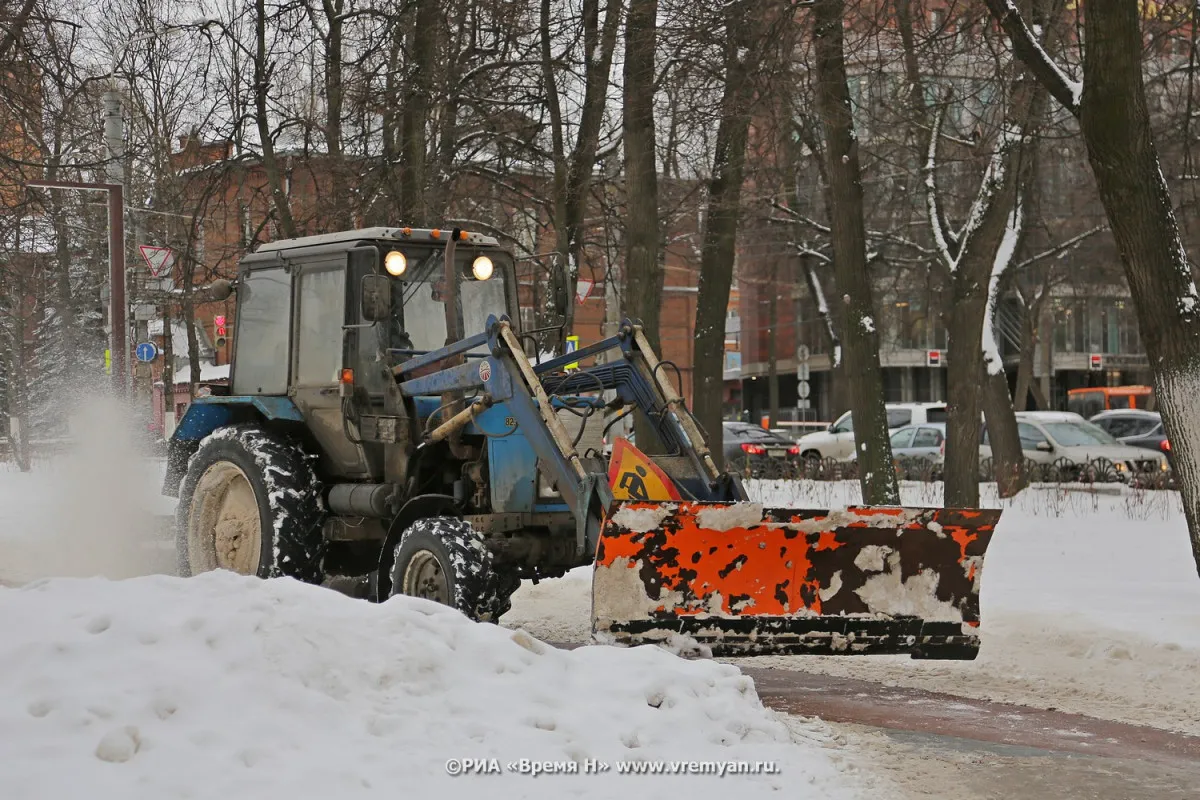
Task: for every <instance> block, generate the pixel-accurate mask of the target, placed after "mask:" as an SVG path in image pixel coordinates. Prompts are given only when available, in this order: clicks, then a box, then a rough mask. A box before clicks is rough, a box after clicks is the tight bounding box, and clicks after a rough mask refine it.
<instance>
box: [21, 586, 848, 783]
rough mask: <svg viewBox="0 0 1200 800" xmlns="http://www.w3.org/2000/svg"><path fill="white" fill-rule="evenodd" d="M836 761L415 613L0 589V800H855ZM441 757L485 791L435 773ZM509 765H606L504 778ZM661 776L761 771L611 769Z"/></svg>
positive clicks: (577, 657)
mask: <svg viewBox="0 0 1200 800" xmlns="http://www.w3.org/2000/svg"><path fill="white" fill-rule="evenodd" d="M789 727H790V728H791V730H789ZM838 750H839V747H838V745H837V742H836V740H835V737H834V735H833V734H832V732H831V731H830V730H829V729H828V728H827V727H825V726H824V725H822V724H821V723H819V722H815V721H808V722H806V721H802V720H791V725H790V726H789V725H788V724H785V722H784V721H783V719H782V718H781V717H779V716H778V715H776V714H775V713H774V712H771V711H769V710H766V709H764V708H763V707H762V705H761V703H760V702H759V700H758V698H757V696H756V695H755V693H754V689H753V686H752V683H751V681H750V680H749V679H748V678H746V677H745V676H743V675H741V674H740V672H739V671H738V670H737V669H735V668H734V667H731V666H729V665H723V664H717V663H713V662H704V661H685V660H682V659H679V658H676V657H674V656H672V655H670V654H668V653H667V652H665V651H662V650H659V649H657V648H651V647H643V648H637V649H634V650H620V649H617V648H608V647H589V648H582V649H579V650H576V651H571V652H567V651H562V650H558V649H555V648H552V647H547V646H545V645H543V644H541V643H539V642H538V641H536V640H535V639H534V638H533V637H531V636H529V635H528V634H526V633H523V632H514V631H510V630H506V629H504V628H499V627H496V626H494V625H484V624H476V623H472V622H470V621H468V620H467V619H466V618H465V617H463V616H461V615H460V614H458V613H457V612H456V611H453V610H451V609H448V608H445V607H443V606H439V605H436V604H433V603H430V602H427V601H422V600H417V599H413V598H396V599H393V600H391V601H389V602H387V603H384V604H382V605H372V604H368V603H363V602H361V601H357V600H351V599H349V598H347V597H344V596H342V595H339V594H337V593H335V592H331V591H328V590H323V589H319V588H316V587H312V586H305V585H302V584H299V583H296V582H294V581H290V580H277V581H259V580H255V579H250V578H242V577H238V576H234V575H231V574H229V573H209V574H206V575H203V576H200V577H198V578H194V579H190V580H187V581H184V580H180V579H177V578H171V577H166V576H152V577H144V578H135V579H131V580H126V581H109V580H104V579H50V580H43V581H38V582H35V583H33V584H30V585H27V586H25V587H23V588H21V589H2V588H0V786H3V787H4V791H3V795H4V796H5V797H14V798H16V797H84V796H86V797H98V798H156V799H157V798H173V797H193V798H256V797H265V796H268V795H269V796H276V797H288V798H318V797H319V798H330V797H338V798H341V797H356V796H363V797H367V796H370V797H379V796H384V795H387V794H389V793H391V794H396V795H397V796H403V797H409V796H412V797H419V796H426V797H468V796H469V797H478V796H491V797H531V796H559V795H569V796H573V797H611V796H614V795H616V794H618V793H621V794H627V795H630V796H639V797H641V796H647V797H648V796H657V795H658V794H660V793H661V792H663V791H666V790H670V791H678V790H683V791H685V792H687V793H688V794H689V796H694V797H713V798H724V797H726V796H727V795H728V793H729V792H730V791H735V792H737V793H738V795H739V796H765V795H768V794H775V793H776V792H778V791H780V790H785V789H786V791H788V792H789V795H790V796H794V797H799V798H852V797H861V796H865V795H864V794H863V791H864V787H866V786H867V785H868V781H867V780H866V779H865V778H863V779H861V780H860V778H859V777H858V772H857V771H856V770H855V768H854V767H853V766H851V765H850V764H849V763H847V761H846V759H845V757H844V756H843V755H842V754H840V753H839V752H838ZM449 759H467V760H483V762H482V764H483V766H485V767H486V765H487V760H489V759H496V764H497V766H498V767H499V769H500V770H501V771H502V772H503V773H504V774H472V775H465V776H457V777H456V776H451V775H448V774H447V766H446V764H447V761H448V760H449ZM522 759H528V760H531V761H537V762H578V763H580V764H581V765H582V764H584V763H586V760H587V759H594V760H596V761H599V762H604V763H606V764H608V765H609V769H608V770H606V771H604V772H603V773H599V774H582V773H580V774H574V775H570V774H568V775H541V776H538V777H534V776H532V775H529V774H520V772H519V769H520V767H519V766H518V767H517V770H510V769H509V768H508V765H509V764H510V763H516V764H518V765H519V764H520V762H521V760H522ZM663 759H665V760H682V761H688V762H691V761H708V760H711V761H719V762H746V763H747V764H752V763H754V762H773V763H774V764H776V765H777V766H778V770H779V772H778V774H771V775H733V776H726V777H725V779H724V780H717V779H716V778H715V777H714V776H711V775H690V776H687V775H684V776H679V775H676V776H671V777H664V776H637V775H629V774H618V772H617V770H618V767H617V763H618V762H624V761H632V760H642V761H656V760H663ZM580 768H581V769H582V768H583V767H582V766H581V767H580Z"/></svg>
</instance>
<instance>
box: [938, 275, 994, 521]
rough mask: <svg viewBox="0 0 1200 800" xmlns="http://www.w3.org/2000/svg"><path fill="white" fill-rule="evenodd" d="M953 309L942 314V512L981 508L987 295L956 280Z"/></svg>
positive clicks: (976, 286) (977, 285)
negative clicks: (945, 346) (945, 345)
mask: <svg viewBox="0 0 1200 800" xmlns="http://www.w3.org/2000/svg"><path fill="white" fill-rule="evenodd" d="M956 284H962V285H961V286H960V285H956V287H955V291H954V306H953V308H951V310H950V313H949V314H947V315H946V329H947V333H948V334H949V336H950V347H949V353H948V354H947V363H946V398H947V401H948V402H947V405H948V408H947V411H948V413H947V421H946V464H945V475H946V491H945V497H944V500H945V506H946V508H976V507H978V506H979V424H980V415H981V414H982V413H983V409H982V400H981V397H980V394H981V392H980V391H979V386H980V380H981V378H980V376H981V375H982V374H983V359H982V358H981V356H980V354H981V352H982V342H983V337H982V332H983V329H982V327H981V326H980V324H979V320H980V319H982V318H983V314H984V309H985V308H986V305H987V292H986V290H985V288H984V287H983V286H982V284H980V283H979V282H977V281H975V282H970V283H967V282H965V281H963V280H962V279H961V278H960V279H959V280H958V281H957V282H956Z"/></svg>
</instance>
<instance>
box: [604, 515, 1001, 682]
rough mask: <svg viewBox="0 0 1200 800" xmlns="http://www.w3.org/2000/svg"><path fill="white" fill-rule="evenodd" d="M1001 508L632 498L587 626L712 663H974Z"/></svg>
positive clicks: (610, 536) (607, 542)
mask: <svg viewBox="0 0 1200 800" xmlns="http://www.w3.org/2000/svg"><path fill="white" fill-rule="evenodd" d="M999 519H1000V512H999V511H996V510H970V511H967V510H955V509H941V508H891V507H888V508H884V507H871V508H867V507H856V508H855V507H852V508H846V509H838V510H835V511H799V510H796V509H771V508H767V509H764V508H763V506H762V505H761V504H760V503H748V502H741V503H689V502H679V503H655V502H624V503H621V504H620V505H619V506H618V508H617V510H616V511H615V512H614V513H613V514H612V515H611V516H610V517H609V518H608V520H607V521H606V523H605V526H604V528H603V530H602V531H601V535H600V542H599V546H598V548H597V553H596V562H595V574H594V576H593V581H592V629H593V631H594V632H595V633H597V634H600V635H604V634H608V635H610V636H612V637H613V638H615V639H616V640H617V641H618V642H624V643H628V644H643V643H654V642H661V641H663V640H664V639H666V638H667V637H668V636H670V635H671V634H684V635H686V636H690V637H692V638H693V639H695V640H697V641H698V642H700V643H702V644H704V645H707V646H708V647H709V648H711V649H712V652H713V655H726V656H729V655H771V654H784V653H808V654H818V655H859V654H882V653H909V654H911V655H912V656H913V657H914V658H953V659H967V660H969V659H973V658H974V657H975V655H976V653H978V651H979V636H978V631H979V581H980V577H981V575H982V571H983V557H984V552H985V551H986V550H987V546H988V543H989V542H990V541H991V538H992V532H993V530H994V529H995V526H996V523H997V522H998V521H999Z"/></svg>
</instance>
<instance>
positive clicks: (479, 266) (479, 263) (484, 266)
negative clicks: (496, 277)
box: [471, 256, 495, 281]
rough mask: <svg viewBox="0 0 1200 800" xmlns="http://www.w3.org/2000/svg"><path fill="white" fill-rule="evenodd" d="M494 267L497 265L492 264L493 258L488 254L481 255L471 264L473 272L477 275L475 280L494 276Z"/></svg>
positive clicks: (483, 279)
mask: <svg viewBox="0 0 1200 800" xmlns="http://www.w3.org/2000/svg"><path fill="white" fill-rule="evenodd" d="M494 269H495V266H494V265H493V264H492V260H491V259H490V258H488V257H487V256H480V257H479V258H477V259H475V261H474V262H473V263H472V264H471V274H472V275H474V276H475V280H477V281H486V280H487V279H488V278H490V277H492V271H493V270H494Z"/></svg>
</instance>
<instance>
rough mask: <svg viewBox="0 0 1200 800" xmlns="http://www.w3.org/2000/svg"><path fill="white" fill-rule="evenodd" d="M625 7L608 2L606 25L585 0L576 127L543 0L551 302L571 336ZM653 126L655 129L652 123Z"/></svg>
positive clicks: (547, 0) (595, 4)
mask: <svg viewBox="0 0 1200 800" xmlns="http://www.w3.org/2000/svg"><path fill="white" fill-rule="evenodd" d="M621 5H622V3H621V0H608V2H606V3H604V21H603V24H601V21H600V10H601V2H600V0H583V6H582V17H581V19H580V23H581V24H580V28H581V33H582V36H581V37H580V38H581V39H582V47H583V52H582V57H581V61H582V65H583V86H582V87H576V88H577V89H578V88H581V89H582V100H581V102H580V105H579V108H578V111H577V112H576V114H575V116H576V120H575V123H574V125H573V126H571V125H569V122H570V121H569V120H567V119H565V118H564V114H563V99H564V98H562V97H560V93H561V92H562V88H561V87H560V78H559V75H558V68H557V67H556V64H557V63H558V62H559V61H560V58H559V57H558V56H556V55H555V53H554V46H553V45H554V39H555V35H554V32H553V31H554V26H553V25H552V22H551V0H541V17H540V36H541V54H542V83H543V91H544V92H545V96H546V106H547V108H548V110H549V113H550V140H551V148H552V149H551V159H552V162H553V164H554V203H553V205H552V207H551V213H552V216H551V219H552V223H553V226H554V231H555V239H556V245H555V250H556V252H557V254H558V269H557V270H555V273H554V280H553V282H552V287H553V288H552V297H553V304H554V312H555V314H556V315H557V316H559V317H561V318H562V319H563V321H564V324H565V327H566V330H567V331H570V330H571V329H572V327H573V325H574V320H575V285H576V281H578V279H579V265H580V262H581V256H582V250H583V241H582V240H583V233H584V232H583V224H584V215H585V211H586V207H587V203H588V200H589V195H590V189H591V183H592V176H593V173H594V172H595V169H596V154H597V151H598V150H599V147H600V134H601V128H602V123H603V122H604V111H605V105H606V100H607V98H608V87H609V82H610V80H609V73H610V71H611V69H612V61H613V53H614V51H615V50H616V46H617V32H618V31H619V30H620V23H621ZM651 67H653V62H652V63H651ZM651 86H652V84H651ZM651 91H653V89H652V88H651ZM650 122H651V125H653V118H651V120H650ZM570 127H574V129H575V137H574V141H572V142H571V145H570V149H569V150H568V146H567V138H568V135H569V129H570ZM652 157H653V156H652Z"/></svg>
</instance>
